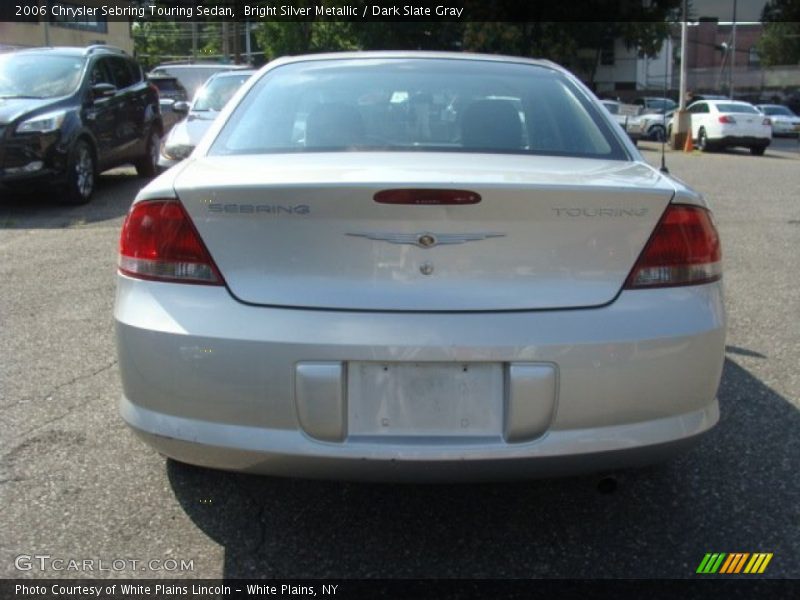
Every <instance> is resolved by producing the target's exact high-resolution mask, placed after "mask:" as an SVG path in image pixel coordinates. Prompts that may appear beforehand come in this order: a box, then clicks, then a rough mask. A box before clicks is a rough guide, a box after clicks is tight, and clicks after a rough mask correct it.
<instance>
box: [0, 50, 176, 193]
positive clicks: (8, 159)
mask: <svg viewBox="0 0 800 600" xmlns="http://www.w3.org/2000/svg"><path fill="white" fill-rule="evenodd" d="M162 132H163V125H162V121H161V111H160V108H159V103H158V90H157V89H156V88H155V87H154V86H152V85H150V84H149V83H147V82H146V81H145V78H144V75H143V73H142V69H141V68H140V67H139V65H138V64H137V63H136V62H135V61H134V60H133V59H132V58H130V57H129V56H128V55H127V54H126V53H125V52H123V51H122V50H120V49H118V48H113V47H110V46H98V45H96V46H89V47H88V48H35V49H31V50H21V51H17V52H11V53H8V54H2V55H0V185H5V186H22V185H25V186H28V185H30V184H32V183H47V184H49V185H55V186H56V187H57V188H58V189H60V190H61V191H62V192H63V195H62V196H61V199H62V200H63V201H64V202H67V203H71V204H82V203H85V202H88V201H89V199H90V198H91V196H92V192H94V188H95V182H96V177H97V174H98V173H99V172H100V171H103V170H105V169H110V168H112V167H116V166H118V165H121V164H125V163H133V164H134V165H135V166H136V170H137V172H138V173H139V175H141V176H143V177H152V176H154V175H155V174H156V172H157V170H158V154H159V147H160V140H161V136H162Z"/></svg>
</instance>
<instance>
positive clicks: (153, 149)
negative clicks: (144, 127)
mask: <svg viewBox="0 0 800 600" xmlns="http://www.w3.org/2000/svg"><path fill="white" fill-rule="evenodd" d="M160 153H161V137H160V136H159V135H158V131H157V130H155V129H153V130H151V131H150V133H149V134H148V135H147V143H146V144H145V154H144V156H142V157H141V158H139V159H138V160H137V161H136V162H135V163H133V165H134V166H135V167H136V174H137V175H139V177H147V178H150V177H155V176H156V175H158V171H159V168H158V156H159V154H160Z"/></svg>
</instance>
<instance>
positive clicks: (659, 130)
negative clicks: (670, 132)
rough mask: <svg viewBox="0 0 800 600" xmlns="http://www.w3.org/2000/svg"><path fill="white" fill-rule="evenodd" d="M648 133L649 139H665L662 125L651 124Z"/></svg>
mask: <svg viewBox="0 0 800 600" xmlns="http://www.w3.org/2000/svg"><path fill="white" fill-rule="evenodd" d="M648 133H649V137H650V139H651V140H655V141H656V142H666V141H667V134H666V132H665V131H664V127H663V126H662V125H653V126H652V127H651V128H650V131H649V132H648Z"/></svg>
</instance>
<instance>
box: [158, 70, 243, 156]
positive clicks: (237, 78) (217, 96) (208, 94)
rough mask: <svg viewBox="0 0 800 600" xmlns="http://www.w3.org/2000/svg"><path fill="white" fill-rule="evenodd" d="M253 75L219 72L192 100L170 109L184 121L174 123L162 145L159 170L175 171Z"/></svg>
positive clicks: (241, 71) (237, 71)
mask: <svg viewBox="0 0 800 600" xmlns="http://www.w3.org/2000/svg"><path fill="white" fill-rule="evenodd" d="M253 73H255V71H252V70H236V71H222V72H220V73H216V74H214V75H212V76H211V77H209V79H208V81H206V82H205V83H204V84H203V87H201V88H200V89H199V90H198V91H197V94H196V95H195V97H194V100H192V103H191V105H190V104H188V103H187V102H176V103H175V104H173V106H172V107H171V110H172V111H173V112H178V113H182V114H184V115H186V116H185V118H184V119H183V120H181V121H180V122H179V123H177V124H176V125H175V126H174V127H173V128H172V129H170V132H169V134H168V135H167V137H166V138H164V141H163V142H162V143H161V153H160V155H159V158H158V166H159V167H161V168H169V167H174V166H175V165H177V164H178V163H179V162H180V161H182V160H183V159H184V158H186V157H187V156H189V155H190V154H191V153H192V150H194V147H195V146H196V145H197V142H199V141H200V139H201V138H202V137H203V135H204V134H205V132H206V131H208V128H209V126H210V125H211V123H213V122H214V119H216V118H217V115H219V113H220V111H221V110H222V109H223V108H225V105H226V104H227V103H228V100H230V99H231V98H232V97H233V95H234V94H235V93H236V90H238V89H239V88H240V87H241V86H242V84H244V82H245V81H247V80H248V79H250V76H251V75H252V74H253Z"/></svg>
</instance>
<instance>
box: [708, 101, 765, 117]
mask: <svg viewBox="0 0 800 600" xmlns="http://www.w3.org/2000/svg"><path fill="white" fill-rule="evenodd" d="M717 110H718V111H719V112H721V113H743V114H748V115H757V114H759V112H758V111H757V110H756V107H755V106H750V105H748V104H717Z"/></svg>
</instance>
